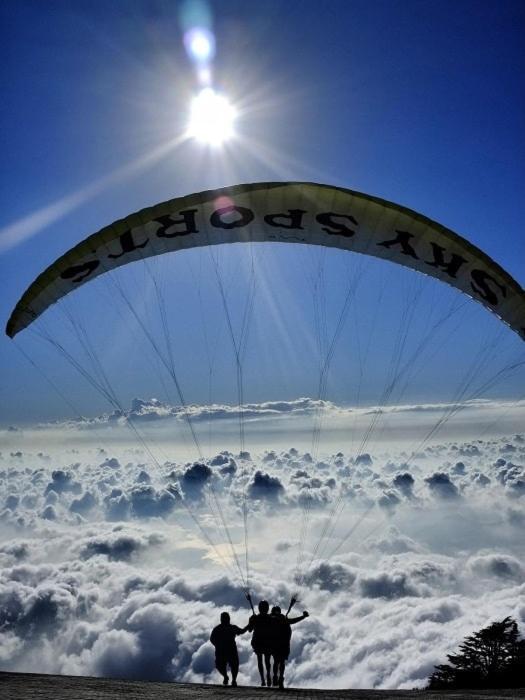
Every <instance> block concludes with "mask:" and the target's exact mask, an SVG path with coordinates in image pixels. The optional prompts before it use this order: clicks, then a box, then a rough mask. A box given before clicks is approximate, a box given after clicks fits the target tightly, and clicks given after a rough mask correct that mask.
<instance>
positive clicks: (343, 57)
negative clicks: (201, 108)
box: [0, 0, 525, 424]
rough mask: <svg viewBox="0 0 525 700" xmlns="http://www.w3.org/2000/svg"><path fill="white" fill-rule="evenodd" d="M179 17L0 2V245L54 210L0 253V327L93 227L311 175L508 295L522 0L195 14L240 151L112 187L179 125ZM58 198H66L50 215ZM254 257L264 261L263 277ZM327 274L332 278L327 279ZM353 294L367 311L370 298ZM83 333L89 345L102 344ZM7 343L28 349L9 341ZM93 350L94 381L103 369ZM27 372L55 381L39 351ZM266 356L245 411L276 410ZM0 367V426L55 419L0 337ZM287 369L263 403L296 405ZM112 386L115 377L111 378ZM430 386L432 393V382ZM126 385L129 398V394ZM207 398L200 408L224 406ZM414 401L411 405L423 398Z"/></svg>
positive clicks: (189, 87) (519, 130)
mask: <svg viewBox="0 0 525 700" xmlns="http://www.w3.org/2000/svg"><path fill="white" fill-rule="evenodd" d="M179 6H180V3H177V2H175V1H173V2H165V1H161V0H158V1H153V0H152V1H146V0H143V1H140V2H139V1H137V2H134V1H132V0H125V1H124V0H122V1H119V0H115V1H114V2H111V3H106V2H81V1H76V2H74V3H71V2H65V1H61V0H54V1H53V2H41V1H39V0H34V1H33V2H29V1H27V0H6V1H5V2H4V3H2V5H1V8H0V23H1V26H2V30H1V31H2V42H1V46H2V48H1V49H0V51H1V56H2V60H1V61H0V71H1V72H2V85H3V94H2V106H1V108H0V109H1V113H0V119H1V123H0V134H1V135H0V138H1V140H2V142H1V149H2V168H3V173H2V188H1V192H0V204H1V221H0V228H1V231H0V248H1V247H2V244H1V241H2V235H4V241H5V240H6V239H5V234H6V231H7V232H9V230H12V229H7V227H9V226H12V225H13V224H16V223H17V222H20V221H24V220H26V218H27V217H30V216H31V215H33V214H35V213H38V212H40V213H41V211H42V210H44V212H45V211H48V210H46V207H49V206H50V205H54V204H56V205H57V209H60V208H61V207H63V208H64V209H67V211H65V213H64V215H63V216H60V217H54V221H53V222H52V223H51V224H48V225H43V226H41V227H40V228H39V230H38V232H36V233H35V234H34V235H32V236H31V237H29V238H26V239H25V240H23V241H21V242H19V243H17V244H13V243H12V242H11V243H10V244H9V245H5V246H4V248H3V249H2V251H1V252H0V266H1V269H0V275H1V277H0V279H1V280H2V295H1V297H0V318H2V319H3V322H4V321H5V320H6V319H7V317H8V316H9V313H10V311H11V309H12V308H13V307H14V305H15V303H16V301H17V300H18V298H19V297H20V295H21V294H22V292H23V291H24V290H25V288H26V287H27V285H28V284H29V283H30V282H31V281H32V280H33V279H34V278H35V277H36V276H37V274H38V273H39V272H40V271H42V270H43V269H44V268H45V267H46V266H47V265H48V264H50V263H51V262H52V261H53V260H54V259H55V258H56V257H58V256H59V255H60V254H62V253H63V252H64V251H65V250H66V249H68V248H69V247H71V246H72V245H74V244H75V243H77V242H78V241H79V240H81V239H82V238H84V237H85V236H86V235H88V234H90V233H92V232H93V231H95V230H97V229H99V228H101V227H102V226H104V225H106V224H108V223H110V222H111V221H113V220H115V219H117V218H119V217H121V216H124V215H126V214H128V213H130V212H132V211H135V210H137V209H140V208H141V207H144V206H147V205H150V204H153V203H156V202H159V201H162V200H164V199H168V198H171V197H173V196H176V195H179V194H180V195H182V194H186V193H189V192H192V191H199V190H204V189H207V188H210V187H215V186H222V185H228V184H233V183H236V182H248V181H256V180H275V179H297V180H303V179H304V180H315V181H319V182H328V183H333V184H339V185H342V186H345V187H349V188H352V189H356V190H360V191H364V192H368V193H371V194H375V195H378V196H381V197H384V198H386V199H389V200H392V201H395V202H398V203H401V204H404V205H406V206H409V207H411V208H413V209H415V210H417V211H420V212H422V213H424V214H426V215H428V216H430V217H431V218H433V219H436V220H438V221H440V222H441V223H443V224H445V225H447V226H449V227H450V228H452V229H453V230H455V231H457V232H458V233H460V234H462V235H464V236H465V237H467V238H469V239H470V240H471V241H472V242H473V243H475V244H476V245H478V246H479V247H481V248H482V249H483V250H485V251H486V252H487V253H488V254H489V255H491V256H492V257H494V258H495V259H496V260H497V262H499V263H500V264H501V265H502V266H503V267H504V268H506V269H507V270H508V271H509V272H510V273H511V274H512V275H513V276H514V277H515V278H516V279H517V280H518V281H519V282H520V283H521V284H522V286H523V284H524V282H525V236H524V235H523V221H524V219H525V198H524V197H523V192H524V183H525V131H524V124H525V92H524V90H523V75H524V73H525V56H524V54H523V46H522V39H523V33H524V30H525V5H524V4H523V3H522V2H512V1H511V0H507V1H506V2H496V1H494V2H466V1H463V0H458V1H454V2H437V1H434V2H423V1H414V0H412V1H409V0H403V1H400V2H396V1H395V0H391V1H388V2H380V1H379V0H377V1H376V2H369V1H367V2H356V1H353V0H344V1H339V2H338V1H335V0H331V1H330V2H328V3H320V2H310V1H307V0H301V1H294V0H286V1H281V2H276V1H271V0H265V2H264V3H262V2H245V1H243V2H241V1H239V2H233V1H230V0H220V2H219V1H216V2H212V3H211V7H212V10H213V14H214V31H215V35H216V40H217V56H216V60H215V77H216V84H217V85H218V86H220V87H221V88H222V89H223V90H224V91H225V92H227V93H228V95H229V96H230V97H231V99H232V100H233V101H234V102H235V103H236V104H237V105H238V106H239V108H240V110H241V111H242V114H241V117H240V120H239V125H238V130H239V132H240V134H241V135H242V139H243V140H242V142H240V143H238V144H237V145H236V144H235V143H233V144H232V145H231V147H230V148H229V149H228V151H227V153H226V154H225V155H223V156H218V155H217V154H216V153H207V152H205V150H204V149H203V147H202V146H200V145H199V144H195V143H186V144H184V145H182V146H181V147H179V148H178V149H177V150H174V151H172V152H169V153H168V154H167V155H166V156H165V157H164V158H163V159H161V160H159V161H157V162H155V164H154V165H153V166H152V167H150V168H146V167H145V168H142V169H137V170H136V171H135V172H134V173H132V174H128V176H127V177H125V178H123V179H120V180H119V179H118V178H113V179H112V178H111V177H108V176H110V175H111V173H113V172H114V171H115V170H116V169H118V168H121V167H123V166H125V165H126V164H128V163H132V162H135V161H136V160H137V159H139V158H141V157H143V156H144V155H145V154H148V153H149V152H151V151H152V150H153V149H155V148H157V147H158V146H159V145H161V144H163V143H165V142H166V141H169V140H170V139H173V138H174V137H176V136H177V134H178V133H179V132H180V131H181V129H183V126H184V123H185V120H186V114H187V110H188V102H189V98H190V96H191V94H192V92H193V91H194V90H195V83H194V75H193V68H192V66H191V64H190V62H189V61H188V58H187V56H186V54H185V52H184V48H183V46H182V38H181V33H180V29H179V25H178V20H177V16H178V8H179ZM104 178H107V179H104ZM94 183H99V184H98V189H97V186H94ZM72 195H78V205H77V206H74V207H73V206H71V207H69V206H65V205H69V204H71V199H70V197H71V196H72ZM235 255H236V253H232V261H233V262H232V261H230V262H228V261H226V262H225V265H226V266H227V265H228V264H234V263H235ZM272 255H273V252H271V253H269V254H268V255H267V256H265V258H264V261H263V264H264V265H266V267H268V265H267V263H268V260H269V259H270V260H271V259H272V257H271V256H272ZM290 256H291V253H289V252H288V251H285V252H282V253H280V254H279V260H278V262H276V263H275V270H277V272H275V275H276V279H277V278H279V285H280V286H279V287H277V282H276V281H275V280H274V281H273V282H272V284H271V285H270V286H271V287H272V288H273V289H274V290H276V289H277V288H278V289H279V290H281V291H280V292H279V299H280V301H278V303H284V302H282V300H283V299H284V298H286V299H288V297H289V298H290V304H291V305H292V304H293V298H294V292H298V291H299V290H300V284H301V280H300V277H301V275H300V264H301V263H300V259H299V258H297V256H296V257H295V258H294V259H293V260H292V259H291V257H290ZM298 260H299V262H297V261H298ZM193 264H194V265H195V266H197V265H198V262H197V261H196V260H195V261H194V263H193ZM294 265H296V267H295V268H294V267H293V266H294ZM334 265H335V268H334V269H336V268H337V266H338V265H340V261H337V260H336V261H335V262H334ZM286 270H292V272H290V273H287V272H286ZM294 270H295V272H294ZM189 274H190V273H188V275H189ZM268 274H271V272H270V273H268ZM334 274H335V273H334ZM374 274H375V273H374V272H373V271H372V273H371V275H372V277H373V276H374ZM181 275H182V278H184V273H183V272H181ZM343 278H344V277H343V274H342V273H341V276H340V277H337V275H335V277H334V279H335V282H333V284H335V285H336V286H337V283H338V282H337V280H343ZM187 279H188V280H190V281H191V276H189V277H188V278H187ZM186 281H187V280H186ZM270 281H271V280H270ZM184 282H185V280H184V279H181V280H180V284H181V285H184ZM340 284H341V285H342V284H343V283H342V282H341V281H340ZM285 287H286V291H282V290H283V289H285ZM287 295H288V296H287ZM369 300H370V302H369V303H370V309H372V307H373V303H374V300H376V296H374V293H372V292H371V294H370V296H369ZM78 303H79V304H82V300H80V301H79V302H78ZM195 304H196V301H195V299H193V301H191V300H190V301H189V302H188V306H187V308H186V310H185V311H184V309H183V310H181V312H180V313H181V314H182V315H184V314H185V313H186V314H187V316H188V318H183V319H182V325H184V323H186V324H188V323H189V322H190V320H191V318H190V317H193V316H195V315H196V314H197V310H196V309H197V307H196V305H195ZM296 307H297V311H296V312H294V314H295V317H294V318H293V319H292V322H297V323H298V319H299V320H300V321H301V323H303V321H304V322H306V320H305V319H306V316H307V314H306V312H303V311H301V304H300V303H296ZM294 308H295V307H294ZM207 313H208V316H209V318H210V319H211V317H212V316H213V312H211V311H210V310H209V309H208V311H207ZM302 315H304V316H305V318H304V319H303V318H302ZM477 318H481V316H480V315H478V316H476V319H477ZM260 319H261V320H260V321H259V327H258V330H256V331H254V333H255V338H256V339H259V341H260V339H261V338H264V337H265V335H266V334H269V333H270V332H272V330H271V328H270V327H271V323H270V321H269V320H268V319H266V321H265V315H264V313H262V314H261V316H260ZM332 321H333V319H332ZM477 322H478V321H477V320H476V323H477ZM103 323H104V322H103V321H101V324H102V326H101V329H100V330H101V333H102V332H107V333H109V329H108V328H105V327H104V325H103ZM210 323H212V321H211V320H210ZM265 324H266V325H265ZM299 325H301V324H299ZM272 328H273V327H272ZM196 332H197V331H196ZM349 332H350V331H349ZM107 337H109V335H108V336H107ZM294 340H295V342H299V341H298V338H297V336H296V337H295V339H294ZM123 342H124V341H123ZM125 342H128V343H129V339H127V340H126V341H125ZM125 342H124V345H125ZM223 342H224V343H225V342H226V341H223ZM20 344H21V345H23V346H24V347H26V348H28V349H31V350H32V351H33V350H34V352H35V353H37V352H38V350H36V345H35V346H34V347H33V345H32V344H31V339H30V338H26V337H25V336H24V334H22V335H21V336H20ZM187 345H188V346H187V347H186V346H185V345H184V343H182V344H181V362H182V363H183V364H184V365H185V368H186V375H185V381H186V383H187V386H189V387H192V388H193V394H192V391H191V390H188V393H189V395H190V399H195V400H199V401H203V400H205V398H206V396H205V388H204V381H203V378H202V376H201V374H198V375H197V374H195V375H193V374H192V369H191V357H192V346H191V342H189V341H188V343H187ZM378 352H379V351H378ZM385 352H387V351H386V350H385ZM454 352H456V353H457V356H455V355H454ZM449 353H451V354H449V355H448V356H447V358H448V359H447V361H448V362H449V363H450V364H452V365H453V364H454V363H455V362H458V363H461V362H462V361H464V360H465V348H464V347H456V348H455V350H454V349H452V350H450V351H449ZM109 355H110V353H109V354H108V363H109V367H110V368H111V370H113V369H114V368H115V367H116V366H117V365H118V364H119V362H118V360H117V359H115V358H113V359H112V358H111V357H110V356H109ZM251 357H252V360H251V361H252V363H256V362H257V360H256V359H255V358H256V355H253V354H252V356H251ZM384 357H387V355H385V356H384ZM384 357H383V359H384ZM376 359H377V361H378V362H380V361H381V354H380V353H379V354H378V355H377V358H376ZM46 362H47V365H46V366H47V367H48V368H50V369H51V370H52V371H54V372H55V374H60V373H61V371H62V370H61V366H60V364H59V363H60V362H61V360H59V358H56V360H55V361H52V360H49V359H48V360H46ZM53 362H56V364H53ZM62 362H63V361H62ZM272 362H273V361H272V360H271V358H270V359H268V358H266V365H265V367H266V370H267V372H268V375H266V374H265V375H264V377H265V381H264V382H263V384H264V386H261V383H262V380H261V378H260V377H258V373H257V370H256V369H253V367H252V370H251V372H252V377H253V382H252V385H251V387H250V386H249V387H248V397H247V398H248V399H249V400H250V399H251V400H263V399H264V398H265V391H266V393H267V397H268V398H278V395H279V390H280V389H281V388H282V375H279V378H278V379H276V380H275V383H274V385H272V384H271V381H270V382H269V380H268V381H267V380H266V377H267V376H268V377H269V376H270V369H271V365H272ZM340 362H341V366H343V364H344V357H343V356H341V357H340ZM0 366H1V367H2V374H3V376H2V379H1V382H0V405H1V406H2V409H1V414H0V421H1V422H2V423H3V424H6V423H9V422H16V421H20V420H23V419H24V418H31V419H36V418H39V417H46V415H59V414H60V412H61V411H62V413H63V412H64V407H63V406H62V407H61V408H59V405H58V404H57V403H56V400H55V399H51V398H50V399H49V403H48V404H46V392H47V389H46V387H45V384H43V383H42V381H41V380H40V379H39V378H38V377H37V376H36V375H33V374H31V371H30V370H29V369H28V367H27V365H26V364H25V361H24V360H23V358H21V357H20V355H19V354H18V353H17V352H16V349H15V348H14V347H13V345H12V342H11V341H10V340H8V339H7V337H5V336H4V337H3V338H0ZM294 371H295V375H294V378H293V379H290V381H289V386H287V387H286V391H285V393H286V394H287V395H286V396H283V397H282V398H293V397H294V395H295V396H297V395H300V394H304V393H310V394H311V393H312V390H311V388H312V387H311V386H310V385H309V384H308V381H307V380H308V379H309V373H310V372H311V363H310V364H309V362H306V361H305V362H304V363H298V365H297V367H296V368H295V370H294ZM126 376H127V379H126V381H128V382H129V383H130V384H131V383H132V378H133V371H132V369H131V368H129V374H127V375H126ZM135 379H136V378H135ZM434 379H435V381H436V385H437V384H438V379H439V377H438V375H437V374H436V376H435V377H434ZM268 382H269V383H268ZM336 383H337V382H336ZM138 384H139V385H138V386H137V387H131V386H130V388H129V392H130V394H135V393H140V391H143V390H146V386H145V385H141V384H140V382H139V383H138ZM135 388H136V389H137V390H138V391H135ZM426 388H427V389H428V388H429V387H426ZM430 388H431V387H430ZM223 389H224V391H223V393H222V395H219V394H220V391H219V390H218V395H216V397H215V398H216V399H220V398H222V399H223V400H233V399H234V396H233V395H232V393H231V392H229V391H228V390H227V388H226V387H224V388H223ZM511 389H512V388H510V389H509V391H510V393H512V391H511ZM79 391H80V390H79ZM343 394H344V392H343V391H341V392H339V394H337V391H336V392H335V394H334V396H333V398H337V399H338V400H343V399H344V395H343ZM422 394H424V392H422ZM90 397H91V394H88V393H86V396H85V397H82V398H83V401H82V402H81V403H83V405H84V407H85V408H86V409H88V410H89V409H90V408H92V409H93V410H98V409H99V408H100V402H99V401H94V400H93V402H92V403H90V402H91V401H92V398H90ZM126 398H128V397H127V396H126ZM415 398H420V399H421V398H427V399H428V398H430V397H429V396H428V391H427V393H426V394H425V395H424V396H423V395H421V396H419V397H415ZM46 406H47V407H46Z"/></svg>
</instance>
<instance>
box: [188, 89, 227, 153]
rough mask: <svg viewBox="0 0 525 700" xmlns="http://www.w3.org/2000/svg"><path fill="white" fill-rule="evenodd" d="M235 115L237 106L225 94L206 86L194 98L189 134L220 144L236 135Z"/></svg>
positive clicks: (204, 140)
mask: <svg viewBox="0 0 525 700" xmlns="http://www.w3.org/2000/svg"><path fill="white" fill-rule="evenodd" d="M235 117H236V111H235V108H234V107H233V105H231V104H230V102H229V101H228V99H227V98H226V97H225V96H224V95H220V94H219V93H217V92H215V90H213V89H212V88H204V89H203V90H201V91H200V92H199V94H198V95H197V96H196V97H194V98H193V100H192V103H191V109H190V122H189V126H188V136H190V137H192V138H194V139H196V140H197V141H200V142H202V143H207V144H210V145H213V146H220V145H221V144H222V143H224V142H225V141H227V140H228V139H230V138H232V136H233V135H234V123H235Z"/></svg>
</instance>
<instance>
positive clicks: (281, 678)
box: [279, 657, 286, 688]
mask: <svg viewBox="0 0 525 700" xmlns="http://www.w3.org/2000/svg"><path fill="white" fill-rule="evenodd" d="M285 666H286V659H285V658H284V657H283V658H282V659H280V661H279V688H284V668H285Z"/></svg>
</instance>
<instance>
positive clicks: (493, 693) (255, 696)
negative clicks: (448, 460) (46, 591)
mask: <svg viewBox="0 0 525 700" xmlns="http://www.w3.org/2000/svg"><path fill="white" fill-rule="evenodd" d="M232 697H237V698H238V699H239V700H241V699H242V700H263V698H266V700H276V699H279V700H280V699H281V698H283V697H286V698H298V700H303V699H304V700H368V698H372V699H374V698H377V699H378V700H379V699H380V698H381V699H382V700H387V698H396V700H405V699H406V700H408V699H409V698H411V699H412V700H419V699H420V700H439V698H447V700H451V699H452V698H469V699H470V700H476V699H478V698H479V699H480V700H481V699H482V700H497V698H525V689H522V690H485V691H483V690H473V691H449V692H446V693H445V692H438V691H432V692H431V691H424V690H299V689H297V688H289V689H287V690H274V689H271V688H247V687H240V688H223V687H222V686H218V685H198V684H193V683H143V682H140V681H120V680H109V679H106V678H85V677H83V676H45V675H40V674H33V673H2V672H0V698H1V699H2V700H33V699H34V700H214V698H223V699H224V698H232Z"/></svg>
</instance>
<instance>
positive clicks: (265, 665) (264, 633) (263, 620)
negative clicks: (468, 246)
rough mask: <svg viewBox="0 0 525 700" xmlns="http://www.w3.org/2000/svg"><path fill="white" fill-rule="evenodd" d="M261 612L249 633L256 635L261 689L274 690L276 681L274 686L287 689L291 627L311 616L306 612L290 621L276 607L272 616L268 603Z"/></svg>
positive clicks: (254, 643)
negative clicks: (285, 672)
mask: <svg viewBox="0 0 525 700" xmlns="http://www.w3.org/2000/svg"><path fill="white" fill-rule="evenodd" d="M258 608H259V614H258V615H256V614H254V615H252V616H251V617H250V620H249V622H248V630H249V631H253V637H252V648H253V650H254V652H255V654H256V656H257V666H258V668H259V675H260V676H261V685H262V686H266V685H268V686H271V685H272V681H273V685H274V686H277V685H278V686H279V688H284V669H285V666H286V660H287V659H288V656H289V655H290V639H291V637H292V629H291V626H292V625H295V623H296V622H300V621H301V620H304V619H305V618H306V617H308V613H307V612H306V610H305V611H304V613H303V614H302V615H301V616H300V617H294V618H292V619H290V618H288V617H286V615H283V614H282V612H281V608H279V607H278V606H275V607H273V608H272V613H271V615H270V614H269V610H270V606H269V604H268V602H267V601H266V600H261V602H260V603H259V605H258ZM272 658H273V679H272V674H271V665H272ZM265 673H266V675H265Z"/></svg>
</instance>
